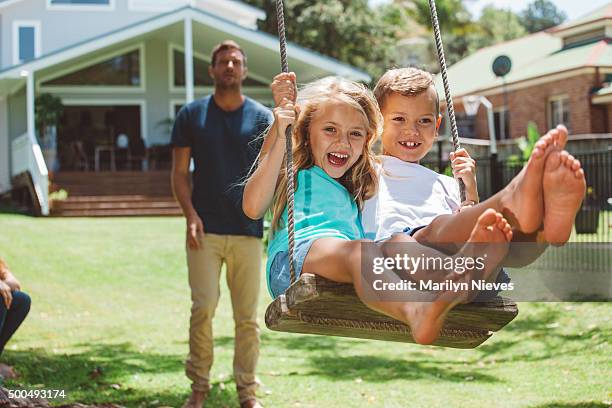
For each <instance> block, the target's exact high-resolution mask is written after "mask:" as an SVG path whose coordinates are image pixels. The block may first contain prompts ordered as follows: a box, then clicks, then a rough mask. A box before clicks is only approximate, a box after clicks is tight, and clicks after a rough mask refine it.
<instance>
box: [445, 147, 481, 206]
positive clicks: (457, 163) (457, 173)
mask: <svg viewBox="0 0 612 408" xmlns="http://www.w3.org/2000/svg"><path fill="white" fill-rule="evenodd" d="M450 159H451V166H452V168H453V176H454V177H455V179H457V180H463V184H465V201H464V202H462V203H461V206H462V207H464V206H470V205H474V204H478V202H479V201H480V200H479V198H478V183H477V182H476V161H475V160H474V159H472V158H471V157H470V155H469V153H468V152H467V150H465V149H459V150H457V151H455V152H451V154H450Z"/></svg>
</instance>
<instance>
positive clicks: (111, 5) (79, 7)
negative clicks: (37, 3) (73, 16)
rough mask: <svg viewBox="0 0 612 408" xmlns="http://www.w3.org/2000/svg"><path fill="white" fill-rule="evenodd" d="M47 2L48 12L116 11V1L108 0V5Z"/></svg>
mask: <svg viewBox="0 0 612 408" xmlns="http://www.w3.org/2000/svg"><path fill="white" fill-rule="evenodd" d="M51 1H52V0H47V10H51V11H115V2H116V0H108V4H53V3H52V2H51Z"/></svg>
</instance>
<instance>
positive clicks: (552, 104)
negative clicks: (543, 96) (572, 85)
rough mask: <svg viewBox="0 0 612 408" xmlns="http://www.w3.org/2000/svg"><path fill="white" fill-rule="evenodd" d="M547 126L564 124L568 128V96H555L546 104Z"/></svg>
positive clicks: (552, 126)
mask: <svg viewBox="0 0 612 408" xmlns="http://www.w3.org/2000/svg"><path fill="white" fill-rule="evenodd" d="M548 112H549V116H548V117H549V120H550V122H549V123H548V126H549V128H551V129H552V128H554V127H555V126H557V125H558V124H563V125H565V126H566V127H567V128H568V129H570V112H569V97H567V96H557V97H554V98H551V99H550V101H549V105H548Z"/></svg>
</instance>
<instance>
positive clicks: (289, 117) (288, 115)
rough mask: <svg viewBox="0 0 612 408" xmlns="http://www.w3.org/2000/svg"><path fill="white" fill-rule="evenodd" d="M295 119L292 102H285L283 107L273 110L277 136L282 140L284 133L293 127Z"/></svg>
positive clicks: (295, 108) (295, 114)
mask: <svg viewBox="0 0 612 408" xmlns="http://www.w3.org/2000/svg"><path fill="white" fill-rule="evenodd" d="M296 117H297V107H296V106H295V105H293V103H292V102H289V101H285V102H284V103H283V105H281V106H279V107H277V108H274V121H275V122H276V124H277V127H276V129H277V132H278V134H277V136H278V137H279V138H281V140H284V138H285V131H286V130H287V128H288V127H289V126H293V124H294V123H295V119H296Z"/></svg>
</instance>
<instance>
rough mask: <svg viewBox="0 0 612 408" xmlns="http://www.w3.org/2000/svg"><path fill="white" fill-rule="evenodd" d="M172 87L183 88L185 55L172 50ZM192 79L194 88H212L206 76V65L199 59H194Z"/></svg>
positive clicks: (210, 79)
mask: <svg viewBox="0 0 612 408" xmlns="http://www.w3.org/2000/svg"><path fill="white" fill-rule="evenodd" d="M173 58H174V86H185V54H184V53H183V52H181V51H178V50H174V53H173ZM194 61H195V63H194V67H193V79H194V82H195V86H213V81H212V78H211V77H210V75H208V63H207V62H206V61H204V60H202V59H200V58H194Z"/></svg>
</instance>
